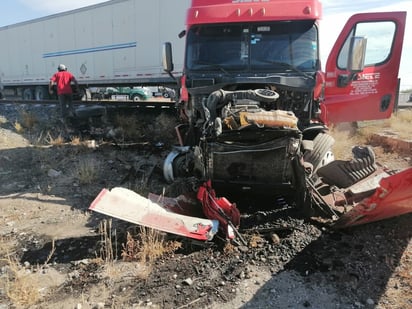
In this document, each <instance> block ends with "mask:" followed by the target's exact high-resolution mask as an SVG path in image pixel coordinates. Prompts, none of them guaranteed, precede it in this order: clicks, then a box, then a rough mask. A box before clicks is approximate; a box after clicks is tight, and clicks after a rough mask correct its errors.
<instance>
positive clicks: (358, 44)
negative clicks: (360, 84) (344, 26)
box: [338, 36, 367, 87]
mask: <svg viewBox="0 0 412 309" xmlns="http://www.w3.org/2000/svg"><path fill="white" fill-rule="evenodd" d="M366 41H367V39H366V38H365V37H363V36H354V37H351V39H350V45H349V52H348V63H347V66H346V69H347V70H348V72H349V74H344V75H340V76H339V78H338V87H346V86H347V85H348V84H349V83H350V82H351V81H352V80H353V79H354V78H355V75H356V73H360V72H362V71H363V69H364V67H365V53H366Z"/></svg>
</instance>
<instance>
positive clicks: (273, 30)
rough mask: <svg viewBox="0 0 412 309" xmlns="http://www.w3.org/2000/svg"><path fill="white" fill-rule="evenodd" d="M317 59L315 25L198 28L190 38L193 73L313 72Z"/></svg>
mask: <svg viewBox="0 0 412 309" xmlns="http://www.w3.org/2000/svg"><path fill="white" fill-rule="evenodd" d="M317 59H318V31H317V27H316V25H315V24H314V22H313V21H292V22H269V23H252V24H229V25H228V24H225V25H219V24H216V25H214V24H213V25H196V26H193V27H192V28H191V29H190V30H189V32H188V37H187V54H186V68H187V69H188V70H192V71H223V72H226V71H246V70H251V71H271V72H285V71H303V72H310V71H312V72H313V71H315V70H316V65H317Z"/></svg>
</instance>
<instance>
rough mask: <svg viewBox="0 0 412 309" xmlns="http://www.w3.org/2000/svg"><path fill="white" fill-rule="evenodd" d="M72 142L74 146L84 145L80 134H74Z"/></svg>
mask: <svg viewBox="0 0 412 309" xmlns="http://www.w3.org/2000/svg"><path fill="white" fill-rule="evenodd" d="M70 144H72V145H73V146H81V145H82V140H81V138H80V137H78V136H73V137H72V138H71V141H70Z"/></svg>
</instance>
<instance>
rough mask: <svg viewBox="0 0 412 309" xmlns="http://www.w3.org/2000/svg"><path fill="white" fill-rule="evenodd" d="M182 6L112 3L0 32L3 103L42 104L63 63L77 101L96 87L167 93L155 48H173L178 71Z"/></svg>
mask: <svg viewBox="0 0 412 309" xmlns="http://www.w3.org/2000/svg"><path fill="white" fill-rule="evenodd" d="M189 4H190V3H189V1H188V0H179V1H167V0H151V1H139V0H112V1H107V2H103V3H100V4H96V5H92V6H88V7H84V8H80V9H76V10H72V11H67V12H63V13H59V14H55V15H50V16H47V17H43V18H38V19H34V20H30V21H26V22H22V23H17V24H13V25H9V26H5V27H1V28H0V42H2V44H1V45H2V48H1V49H0V91H1V94H2V96H3V97H8V96H13V97H16V96H17V97H20V98H23V99H27V100H33V99H35V100H42V99H48V98H49V93H48V88H47V85H48V82H49V79H50V77H51V76H52V75H53V73H54V72H55V71H56V70H57V66H58V65H59V64H60V63H63V64H65V65H66V67H68V70H70V71H71V72H72V73H73V74H74V75H75V76H76V78H77V80H78V82H79V86H80V93H81V94H82V96H83V97H90V96H86V94H89V91H88V89H93V88H97V87H100V88H102V87H119V86H131V87H133V86H143V85H155V86H157V85H174V84H175V82H174V81H173V80H172V78H171V77H170V76H169V75H168V74H167V73H165V72H164V71H163V69H162V62H161V46H162V43H163V42H165V41H167V40H172V42H173V44H174V46H175V47H176V53H177V54H176V73H178V72H179V71H181V70H182V67H183V54H184V45H183V44H184V42H183V40H180V39H179V38H178V37H177V34H178V33H179V32H180V31H181V30H182V29H183V27H184V16H185V12H186V10H187V8H188V7H189Z"/></svg>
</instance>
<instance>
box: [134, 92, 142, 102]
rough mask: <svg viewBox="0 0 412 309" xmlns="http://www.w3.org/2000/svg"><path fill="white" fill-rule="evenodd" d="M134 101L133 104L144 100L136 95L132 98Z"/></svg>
mask: <svg viewBox="0 0 412 309" xmlns="http://www.w3.org/2000/svg"><path fill="white" fill-rule="evenodd" d="M132 100H133V102H139V101H141V100H142V98H141V97H140V96H139V95H138V94H136V95H134V96H133V97H132Z"/></svg>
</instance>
